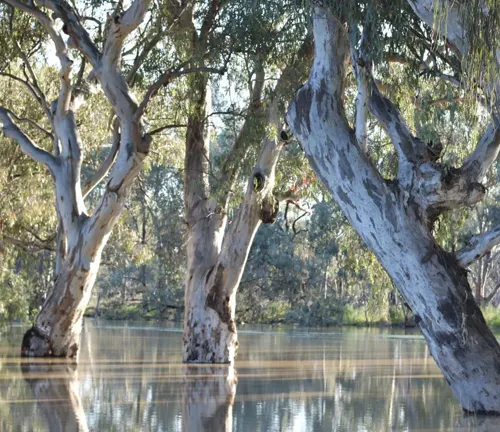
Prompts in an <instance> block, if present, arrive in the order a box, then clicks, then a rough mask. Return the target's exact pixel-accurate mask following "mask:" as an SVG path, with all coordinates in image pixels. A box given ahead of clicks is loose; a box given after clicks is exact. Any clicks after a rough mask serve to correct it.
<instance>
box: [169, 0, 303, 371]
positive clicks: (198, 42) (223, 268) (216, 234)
mask: <svg viewBox="0 0 500 432" xmlns="http://www.w3.org/2000/svg"><path fill="white" fill-rule="evenodd" d="M216 3H217V2H214V3H213V5H214V4H216ZM213 5H212V6H213ZM172 7H173V6H172ZM217 10H218V9H217V7H215V9H214V10H211V11H209V13H208V15H207V16H206V17H205V20H204V22H203V25H202V28H201V30H200V31H199V32H198V31H197V30H196V28H195V26H194V21H193V17H192V15H191V16H190V15H189V14H190V13H191V14H192V10H189V11H188V12H186V11H182V10H177V9H176V8H175V7H173V9H172V19H174V18H175V17H176V16H177V15H176V14H181V15H182V16H180V15H179V22H181V24H180V26H181V27H182V29H181V30H180V33H181V34H184V35H188V36H186V38H188V39H189V40H190V41H192V46H191V47H190V52H191V53H196V54H198V55H199V54H200V53H204V52H205V50H206V41H207V37H208V34H209V32H210V28H211V25H212V24H213V21H214V17H215V14H216V13H217ZM296 54H297V55H296V59H295V60H294V61H293V63H292V64H291V65H290V66H288V67H287V68H285V70H284V71H283V73H282V75H281V77H280V79H279V80H278V82H277V84H276V87H275V89H274V90H275V91H274V93H275V96H274V97H273V98H272V99H271V100H269V101H263V100H262V93H263V88H264V83H265V76H264V70H263V68H260V69H258V70H256V72H255V79H254V83H253V88H252V92H251V93H252V94H251V96H250V101H249V108H248V112H249V113H250V114H249V116H248V117H247V119H246V120H245V123H244V125H243V126H242V129H241V131H240V133H239V135H238V137H237V139H236V141H235V143H234V145H233V148H232V149H231V151H230V153H229V155H227V157H226V159H225V161H224V162H223V163H222V164H221V165H222V167H221V169H220V172H217V175H214V173H213V172H210V170H211V169H213V166H212V165H211V164H210V142H209V133H208V128H207V121H206V119H207V114H208V113H209V106H210V102H211V101H210V91H209V90H210V83H209V77H208V76H207V74H194V75H192V76H191V77H190V81H189V88H190V100H189V104H190V115H189V118H188V127H187V132H186V153H185V159H184V167H185V170H184V172H185V176H184V214H185V220H186V225H187V273H186V279H185V300H184V301H185V308H184V336H183V359H184V361H185V362H188V363H231V362H233V361H234V358H235V356H236V354H237V349H238V337H237V331H236V325H235V302H236V292H237V289H238V286H239V283H240V280H241V276H242V274H243V270H244V268H245V263H246V261H247V257H248V253H249V251H250V247H251V245H252V241H253V238H254V235H255V233H256V231H257V229H258V227H259V225H260V224H261V223H262V222H263V223H273V222H274V221H275V220H276V216H277V212H278V204H279V203H278V200H277V199H276V198H275V197H274V196H273V188H274V179H275V169H276V165H277V162H278V159H279V155H280V152H281V150H282V148H283V146H284V145H285V144H286V134H285V135H282V136H281V138H272V139H271V138H270V137H268V136H267V133H266V125H267V126H268V127H269V128H272V129H274V130H275V131H276V132H277V135H278V136H280V135H279V132H280V131H281V129H282V122H281V121H280V113H279V110H280V108H279V106H280V105H281V106H283V105H284V103H285V101H286V100H287V97H289V96H291V94H292V92H293V90H294V89H295V88H296V86H297V85H298V84H299V83H300V80H301V78H303V77H305V74H306V69H307V66H308V63H309V59H310V58H311V57H312V41H311V39H310V38H308V39H307V41H306V42H305V43H304V44H303V45H302V46H301V47H300V48H299V50H298V51H297V53H296ZM207 56H208V55H207ZM198 66H200V65H198ZM201 66H203V65H201ZM259 144H260V145H261V153H260V155H259V157H258V159H257V161H256V164H255V166H254V169H253V172H252V173H251V175H250V176H249V179H248V183H247V190H246V194H245V197H244V198H243V202H242V204H241V205H240V206H239V208H238V211H237V215H236V218H235V219H234V220H232V221H231V222H230V224H229V223H228V218H227V214H228V210H229V201H230V191H231V189H232V188H233V187H234V186H235V185H236V179H237V173H238V171H239V166H240V164H241V161H242V159H243V158H244V157H245V155H246V154H247V152H248V149H249V148H250V146H252V145H259ZM214 177H218V178H219V179H220V180H219V181H218V182H217V184H215V185H214V184H211V180H213V178H214ZM212 183H213V182H212Z"/></svg>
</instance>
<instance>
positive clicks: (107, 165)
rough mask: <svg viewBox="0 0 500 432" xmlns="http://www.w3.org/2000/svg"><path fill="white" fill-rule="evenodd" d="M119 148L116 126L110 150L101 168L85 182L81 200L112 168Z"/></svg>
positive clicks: (118, 134) (118, 135)
mask: <svg viewBox="0 0 500 432" xmlns="http://www.w3.org/2000/svg"><path fill="white" fill-rule="evenodd" d="M119 148H120V133H119V131H118V125H116V126H115V130H114V133H113V143H112V145H111V149H110V151H109V153H108V155H107V156H106V159H104V161H103V162H102V164H101V166H100V167H99V168H98V169H97V170H96V171H95V172H94V174H92V177H91V178H90V179H89V180H88V181H87V183H86V184H85V185H84V186H83V188H82V195H83V199H85V198H86V197H87V196H88V195H89V194H90V192H92V190H93V189H94V188H95V187H96V186H97V185H98V184H99V183H100V182H101V181H102V179H103V178H104V177H106V174H108V172H109V170H110V169H111V167H112V166H113V162H114V161H115V159H116V155H117V154H118V149H119Z"/></svg>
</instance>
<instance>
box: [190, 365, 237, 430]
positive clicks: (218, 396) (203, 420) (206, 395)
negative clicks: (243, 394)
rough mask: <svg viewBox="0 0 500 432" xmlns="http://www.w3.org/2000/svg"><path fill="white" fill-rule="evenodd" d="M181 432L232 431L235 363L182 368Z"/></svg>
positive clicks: (235, 380) (235, 381)
mask: <svg viewBox="0 0 500 432" xmlns="http://www.w3.org/2000/svg"><path fill="white" fill-rule="evenodd" d="M184 376H185V380H186V384H185V387H184V399H183V425H184V427H183V430H184V432H215V431H217V432H232V430H233V404H234V397H235V395H236V383H237V381H238V380H237V378H236V371H235V369H234V366H231V365H220V366H207V365H189V366H185V367H184Z"/></svg>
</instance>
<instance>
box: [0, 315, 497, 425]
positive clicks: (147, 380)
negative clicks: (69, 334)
mask: <svg viewBox="0 0 500 432" xmlns="http://www.w3.org/2000/svg"><path fill="white" fill-rule="evenodd" d="M23 330H24V328H21V327H14V328H13V329H12V331H11V332H10V333H9V335H7V336H3V337H2V339H1V340H0V431H2V432H3V431H51V432H58V431H64V432H71V431H77V430H79V431H99V432H101V431H103V432H104V431H106V432H107V431H168V432H175V431H189V432H191V431H192V432H198V431H210V432H218V431H244V432H247V431H249V432H268V431H269V432H274V431H276V432H285V431H301V432H302V431H307V432H309V431H338V432H341V431H342V432H343V431H345V432H353V431H367V432H372V431H455V432H458V431H481V432H489V431H492V432H493V431H498V430H500V419H481V418H472V417H464V415H463V414H462V411H461V409H460V407H459V406H458V404H457V403H456V401H455V400H454V398H453V395H452V393H451V391H450V389H449V388H448V385H447V383H446V381H445V380H444V379H443V377H442V375H441V373H440V372H439V370H438V368H437V367H436V365H435V363H434V361H433V360H432V358H431V357H429V354H428V350H427V348H426V345H425V343H424V340H423V339H422V337H421V336H420V334H419V333H418V332H416V331H412V332H406V333H405V332H404V331H403V330H389V329H345V328H344V329H333V330H332V329H327V330H306V329H293V330H283V329H276V328H271V327H264V328H248V327H243V328H241V329H240V336H239V337H240V351H239V355H238V360H237V362H236V365H235V367H234V368H233V367H230V366H219V367H210V366H206V365H190V366H186V365H183V364H182V363H181V355H180V346H181V336H182V334H181V330H180V328H179V327H174V326H172V325H171V324H168V325H167V324H149V323H116V322H114V323H110V322H96V321H91V320H87V321H86V322H85V327H84V331H83V339H82V346H81V352H80V358H79V364H78V367H77V368H76V369H75V368H73V367H71V366H68V365H67V364H66V363H65V362H61V361H54V362H52V363H51V364H48V365H47V364H46V363H40V362H34V363H33V362H31V363H27V362H26V360H25V359H20V358H19V357H16V355H17V354H18V352H19V345H20V340H21V338H22V334H23Z"/></svg>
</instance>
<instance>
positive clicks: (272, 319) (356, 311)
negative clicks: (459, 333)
mask: <svg viewBox="0 0 500 432" xmlns="http://www.w3.org/2000/svg"><path fill="white" fill-rule="evenodd" d="M483 314H484V318H485V319H486V322H487V323H488V325H489V326H490V327H491V328H492V329H494V330H496V331H500V309H498V308H495V307H493V306H488V307H485V308H483ZM182 315H183V311H182V309H181V308H178V307H171V306H169V307H158V308H154V309H150V308H147V307H145V306H144V305H143V304H141V303H139V302H136V303H125V304H119V303H115V302H103V303H102V304H101V305H100V307H99V310H98V311H96V308H95V306H91V307H89V308H88V309H87V311H86V313H85V316H87V317H99V318H102V319H107V320H130V321H139V320H153V321H156V320H167V321H182ZM236 315H237V317H238V318H237V319H238V322H239V323H240V324H241V323H247V324H293V325H299V326H304V327H330V326H358V327H361V326H394V327H402V326H405V325H407V326H408V325H409V326H412V325H414V322H413V317H412V316H411V314H408V315H407V317H406V319H405V316H404V314H403V311H402V310H401V308H396V307H389V308H385V310H381V309H379V308H373V309H370V308H367V307H363V306H361V307H355V306H352V305H344V306H339V305H334V304H333V305H332V304H323V303H311V302H310V303H309V304H306V305H302V307H296V308H291V307H290V306H289V305H288V304H287V303H285V302H271V303H269V304H267V305H266V307H264V308H262V311H257V313H255V311H254V313H253V316H250V315H249V314H248V313H247V314H245V312H244V311H243V312H241V313H238V312H237V314H236Z"/></svg>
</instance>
